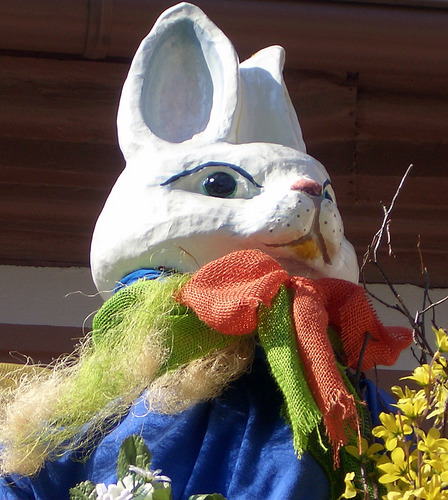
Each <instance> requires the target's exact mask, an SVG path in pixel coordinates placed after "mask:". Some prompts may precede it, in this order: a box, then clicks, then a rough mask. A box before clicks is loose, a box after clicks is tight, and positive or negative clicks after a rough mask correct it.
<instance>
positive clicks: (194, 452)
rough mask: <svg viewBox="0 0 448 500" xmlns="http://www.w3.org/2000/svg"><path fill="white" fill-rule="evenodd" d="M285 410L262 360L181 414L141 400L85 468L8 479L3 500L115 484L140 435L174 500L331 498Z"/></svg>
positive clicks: (67, 459) (370, 394)
mask: <svg viewBox="0 0 448 500" xmlns="http://www.w3.org/2000/svg"><path fill="white" fill-rule="evenodd" d="M366 390H367V393H366V397H367V399H368V401H369V403H370V405H371V407H372V408H373V409H374V413H376V412H378V411H382V410H383V409H384V408H383V407H382V403H380V401H379V399H378V394H377V390H376V388H375V386H374V385H373V384H371V383H368V384H367V385H366ZM281 404H282V397H281V394H280V392H279V391H278V389H277V387H276V385H275V382H274V381H273V379H272V378H271V376H270V374H269V371H268V367H267V364H266V362H265V360H264V359H263V358H262V357H257V358H256V359H255V361H254V364H253V367H252V369H251V371H250V373H247V374H245V375H243V376H242V377H241V378H240V379H239V380H237V381H236V382H234V383H233V385H232V387H230V388H229V389H228V390H226V391H225V392H224V393H223V394H222V396H221V397H219V398H217V399H215V400H214V401H212V402H210V403H203V404H198V405H196V406H194V407H193V408H191V409H189V410H187V411H184V412H183V413H181V414H179V415H174V416H167V415H159V414H153V413H148V412H147V410H146V408H145V404H144V401H143V399H141V400H139V401H137V402H136V404H135V405H134V406H133V408H132V409H131V411H130V412H129V414H128V415H127V416H126V417H125V418H124V419H123V420H122V421H121V423H120V424H119V425H117V427H116V428H115V429H114V430H113V431H112V432H110V433H109V434H108V435H107V436H105V437H104V438H103V439H102V441H101V442H100V443H99V445H98V447H97V448H96V450H95V452H94V453H93V455H92V456H91V458H90V459H89V460H88V461H87V462H86V463H81V462H77V461H74V460H73V457H72V456H69V455H67V456H64V457H63V458H62V459H59V460H57V461H55V462H48V463H47V465H46V466H45V468H44V469H43V470H42V471H41V473H40V474H39V475H38V476H37V477H36V478H33V479H29V478H21V479H20V478H15V477H6V478H3V479H2V480H1V482H0V498H1V499H2V500H12V499H20V500H26V499H42V500H52V499H54V500H63V499H66V498H68V490H69V488H70V487H72V486H73V485H75V484H76V483H78V482H80V481H83V480H86V479H90V480H92V481H94V482H95V483H99V482H101V483H105V484H106V485H107V484H110V483H113V482H116V475H115V468H116V461H117V455H118V450H119V447H120V444H121V442H122V441H123V439H124V438H125V437H127V436H129V435H131V434H139V435H142V436H143V437H144V439H145V440H146V442H147V444H148V446H149V448H150V450H151V452H152V454H153V462H152V468H153V469H162V473H163V474H165V475H167V476H169V477H171V479H172V481H173V482H172V488H173V499H174V500H183V499H187V498H188V497H189V496H190V495H193V494H199V493H214V492H219V493H221V494H223V495H224V496H225V497H226V498H228V499H229V500H255V499H256V500H277V499H278V500H305V499H306V500H327V499H328V498H329V484H328V480H327V477H326V475H325V474H324V472H323V470H322V469H321V468H320V466H319V465H318V464H317V462H316V461H315V460H314V459H313V458H312V457H311V456H310V455H309V454H307V453H305V454H304V455H303V457H302V458H301V459H300V460H299V459H298V458H297V456H296V455H295V453H294V450H293V447H292V439H291V430H290V428H289V427H288V426H287V425H285V423H284V421H283V419H282V418H281V417H280V407H281ZM8 483H9V485H8Z"/></svg>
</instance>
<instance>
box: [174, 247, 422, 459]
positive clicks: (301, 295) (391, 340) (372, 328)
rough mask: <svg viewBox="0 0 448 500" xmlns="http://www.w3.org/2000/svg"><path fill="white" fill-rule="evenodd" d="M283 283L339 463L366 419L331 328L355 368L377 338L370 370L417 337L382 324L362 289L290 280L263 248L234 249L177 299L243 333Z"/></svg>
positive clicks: (225, 329)
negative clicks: (343, 371) (350, 431)
mask: <svg viewBox="0 0 448 500" xmlns="http://www.w3.org/2000/svg"><path fill="white" fill-rule="evenodd" d="M281 284H285V285H286V286H287V287H290V288H293V289H294V299H293V307H292V312H293V319H294V325H295V330H296V342H297V349H298V352H299V353H300V357H301V360H302V362H303V366H304V368H305V374H306V379H307V382H308V384H309V386H310V389H311V392H312V394H313V396H314V399H315V401H316V403H317V405H318V407H319V410H320V411H321V413H322V416H323V420H324V424H325V428H326V432H327V435H328V439H329V441H330V444H331V445H332V447H333V450H334V453H335V455H334V456H335V463H337V461H338V450H339V448H340V447H341V446H342V445H343V444H346V443H347V428H356V427H358V426H359V417H358V414H357V411H356V403H355V399H354V397H353V395H352V394H350V392H349V391H348V390H347V388H346V386H345V384H344V382H343V380H342V377H341V375H340V373H339V370H338V368H337V364H336V360H335V357H334V353H333V349H332V346H331V343H330V340H329V338H328V335H327V326H328V325H329V324H331V325H332V326H333V327H335V328H336V330H337V331H338V332H339V334H340V337H341V340H342V345H343V351H344V354H345V356H346V362H347V363H348V365H349V366H351V367H353V368H356V367H357V365H358V359H359V356H360V353H361V349H362V346H363V345H364V342H365V338H366V334H367V332H369V334H370V335H371V336H372V337H373V339H372V340H371V341H370V342H368V344H367V348H366V352H368V356H367V359H366V361H365V362H363V363H362V367H363V368H369V367H371V366H373V365H375V364H393V363H394V362H395V361H396V359H397V357H398V355H399V353H400V352H401V350H402V349H403V348H404V347H406V346H408V345H410V343H411V342H412V334H411V332H410V330H408V329H405V328H386V327H383V326H382V325H381V323H380V322H379V321H378V319H377V317H376V315H375V313H374V311H373V310H372V308H371V306H370V304H369V301H368V299H367V297H366V295H365V292H364V290H363V289H362V288H361V287H359V286H358V285H354V284H353V283H350V282H347V281H343V280H337V279H330V278H326V279H321V280H311V279H307V278H303V277H299V276H294V277H291V278H290V277H289V276H288V274H287V273H286V271H284V270H283V269H282V268H281V266H280V265H279V264H278V263H277V262H276V261H275V260H274V259H272V258H271V257H270V256H268V255H266V254H264V253H262V252H260V251H258V250H241V251H237V252H232V253H230V254H228V255H226V256H224V257H222V258H220V259H217V260H215V261H213V262H210V263H209V264H207V265H205V266H204V267H202V268H201V269H200V270H199V271H197V272H196V273H195V274H194V275H193V277H192V279H191V280H190V281H189V282H188V283H187V284H186V285H185V286H184V287H183V288H182V290H181V292H180V293H179V295H178V296H177V300H178V301H179V302H180V303H182V304H185V305H188V306H189V307H191V308H192V309H193V310H194V311H195V312H196V314H197V315H198V317H199V318H200V319H201V320H202V321H204V322H206V323H207V324H208V325H210V326H211V327H212V328H214V329H216V330H217V331H220V332H222V333H226V334H230V335H242V334H245V333H248V332H250V331H252V330H254V329H255V328H256V326H257V314H258V310H259V308H260V306H261V305H264V306H266V307H270V305H271V302H272V299H273V298H274V297H275V295H276V294H277V292H278V291H279V288H280V285H281ZM291 349H293V347H291ZM271 368H272V367H271ZM288 383H289V384H294V382H293V381H292V380H291V381H289V380H288ZM288 411H289V409H288Z"/></svg>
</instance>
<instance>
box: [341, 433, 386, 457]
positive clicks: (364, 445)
mask: <svg viewBox="0 0 448 500" xmlns="http://www.w3.org/2000/svg"><path fill="white" fill-rule="evenodd" d="M345 450H346V451H347V453H350V455H352V456H353V457H356V458H360V459H361V458H366V459H368V460H373V461H377V460H378V458H379V456H378V453H379V452H380V451H382V450H384V446H383V445H382V444H380V443H373V444H371V445H370V446H369V443H368V441H367V439H366V438H361V454H359V448H358V447H357V446H353V445H347V446H346V447H345Z"/></svg>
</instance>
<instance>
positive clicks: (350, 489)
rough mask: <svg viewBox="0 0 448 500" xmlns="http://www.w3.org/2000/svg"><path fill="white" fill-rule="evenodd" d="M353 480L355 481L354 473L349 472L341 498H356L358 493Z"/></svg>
mask: <svg viewBox="0 0 448 500" xmlns="http://www.w3.org/2000/svg"><path fill="white" fill-rule="evenodd" d="M353 479H355V473H354V472H347V474H346V475H345V478H344V483H345V491H344V493H342V495H341V496H340V497H339V498H355V497H356V495H357V493H358V492H357V491H356V488H355V485H354V484H353Z"/></svg>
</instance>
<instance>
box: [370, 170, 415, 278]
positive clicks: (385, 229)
mask: <svg viewBox="0 0 448 500" xmlns="http://www.w3.org/2000/svg"><path fill="white" fill-rule="evenodd" d="M412 168H413V165H412V164H411V165H409V167H408V168H407V170H406V172H405V174H404V175H403V177H402V178H401V181H400V184H399V186H398V188H397V190H396V191H395V194H394V196H393V198H392V201H391V202H390V205H389V208H387V209H386V207H385V206H384V205H383V211H384V217H383V223H382V224H381V227H380V229H379V230H378V231H377V232H376V234H375V235H374V237H373V239H372V243H371V244H370V245H369V247H368V249H367V252H366V253H365V255H364V259H363V263H362V266H361V271H363V270H364V267H365V265H366V264H367V263H368V262H378V250H379V248H380V245H381V243H382V241H383V237H384V233H386V234H387V235H388V241H387V244H388V247H389V255H393V251H392V247H391V243H390V231H389V223H390V222H389V221H390V214H391V213H392V211H393V209H394V207H395V202H396V201H397V198H398V195H399V194H400V192H401V190H402V189H403V186H404V183H405V181H406V179H407V177H408V175H409V173H410V172H411V170H412Z"/></svg>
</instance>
